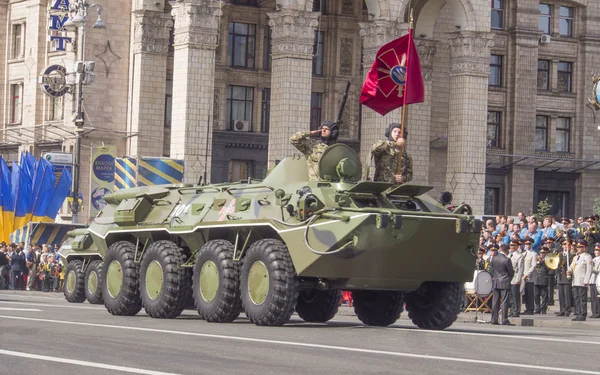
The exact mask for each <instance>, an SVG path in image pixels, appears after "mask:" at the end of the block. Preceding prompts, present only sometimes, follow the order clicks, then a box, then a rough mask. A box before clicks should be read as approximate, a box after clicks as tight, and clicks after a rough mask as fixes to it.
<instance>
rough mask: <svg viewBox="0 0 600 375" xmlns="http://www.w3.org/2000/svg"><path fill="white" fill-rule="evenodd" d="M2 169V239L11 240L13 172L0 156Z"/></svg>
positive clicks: (13, 204) (13, 205)
mask: <svg viewBox="0 0 600 375" xmlns="http://www.w3.org/2000/svg"><path fill="white" fill-rule="evenodd" d="M0 169H2V173H1V174H2V229H3V234H2V241H10V238H9V236H10V234H11V233H12V232H13V219H14V214H15V212H14V207H15V202H14V199H13V195H12V190H11V173H10V170H9V169H8V165H7V164H6V161H5V160H4V159H2V158H0Z"/></svg>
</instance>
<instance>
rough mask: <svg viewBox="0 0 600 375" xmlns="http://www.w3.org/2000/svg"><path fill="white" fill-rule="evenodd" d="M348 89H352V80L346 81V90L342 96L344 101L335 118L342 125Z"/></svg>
mask: <svg viewBox="0 0 600 375" xmlns="http://www.w3.org/2000/svg"><path fill="white" fill-rule="evenodd" d="M348 91H350V81H348V82H346V90H344V96H343V97H342V102H341V103H340V110H339V111H338V115H337V118H336V119H335V123H336V124H338V126H339V125H340V123H341V122H342V115H343V114H344V108H345V107H346V101H347V100H348Z"/></svg>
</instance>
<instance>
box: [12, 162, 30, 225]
mask: <svg viewBox="0 0 600 375" xmlns="http://www.w3.org/2000/svg"><path fill="white" fill-rule="evenodd" d="M21 165H22V167H19V166H17V165H16V164H15V163H13V175H14V173H15V170H16V186H13V191H14V197H15V221H14V223H15V224H14V227H13V228H15V229H18V228H21V227H22V226H24V225H25V224H27V223H28V222H29V220H28V218H27V213H28V212H27V209H28V208H29V201H31V200H32V198H33V196H32V195H31V176H28V175H27V173H28V171H27V169H26V166H25V163H22V164H21ZM29 218H31V214H30V215H29Z"/></svg>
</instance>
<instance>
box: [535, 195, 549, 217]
mask: <svg viewBox="0 0 600 375" xmlns="http://www.w3.org/2000/svg"><path fill="white" fill-rule="evenodd" d="M551 209H552V205H551V204H550V203H548V198H547V197H546V199H544V200H543V201H539V202H538V208H537V212H536V214H535V218H536V219H537V220H538V221H542V220H544V216H546V215H548V212H550V210H551Z"/></svg>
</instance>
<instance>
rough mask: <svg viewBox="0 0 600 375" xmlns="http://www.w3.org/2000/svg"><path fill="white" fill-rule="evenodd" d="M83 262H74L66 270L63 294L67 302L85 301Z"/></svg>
mask: <svg viewBox="0 0 600 375" xmlns="http://www.w3.org/2000/svg"><path fill="white" fill-rule="evenodd" d="M82 265H83V262H82V261H80V260H72V261H70V262H69V264H67V268H66V269H65V280H64V289H63V293H64V295H65V298H66V299H67V301H69V302H71V303H82V302H83V301H85V276H84V274H83V271H82V270H81V266H82Z"/></svg>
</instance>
